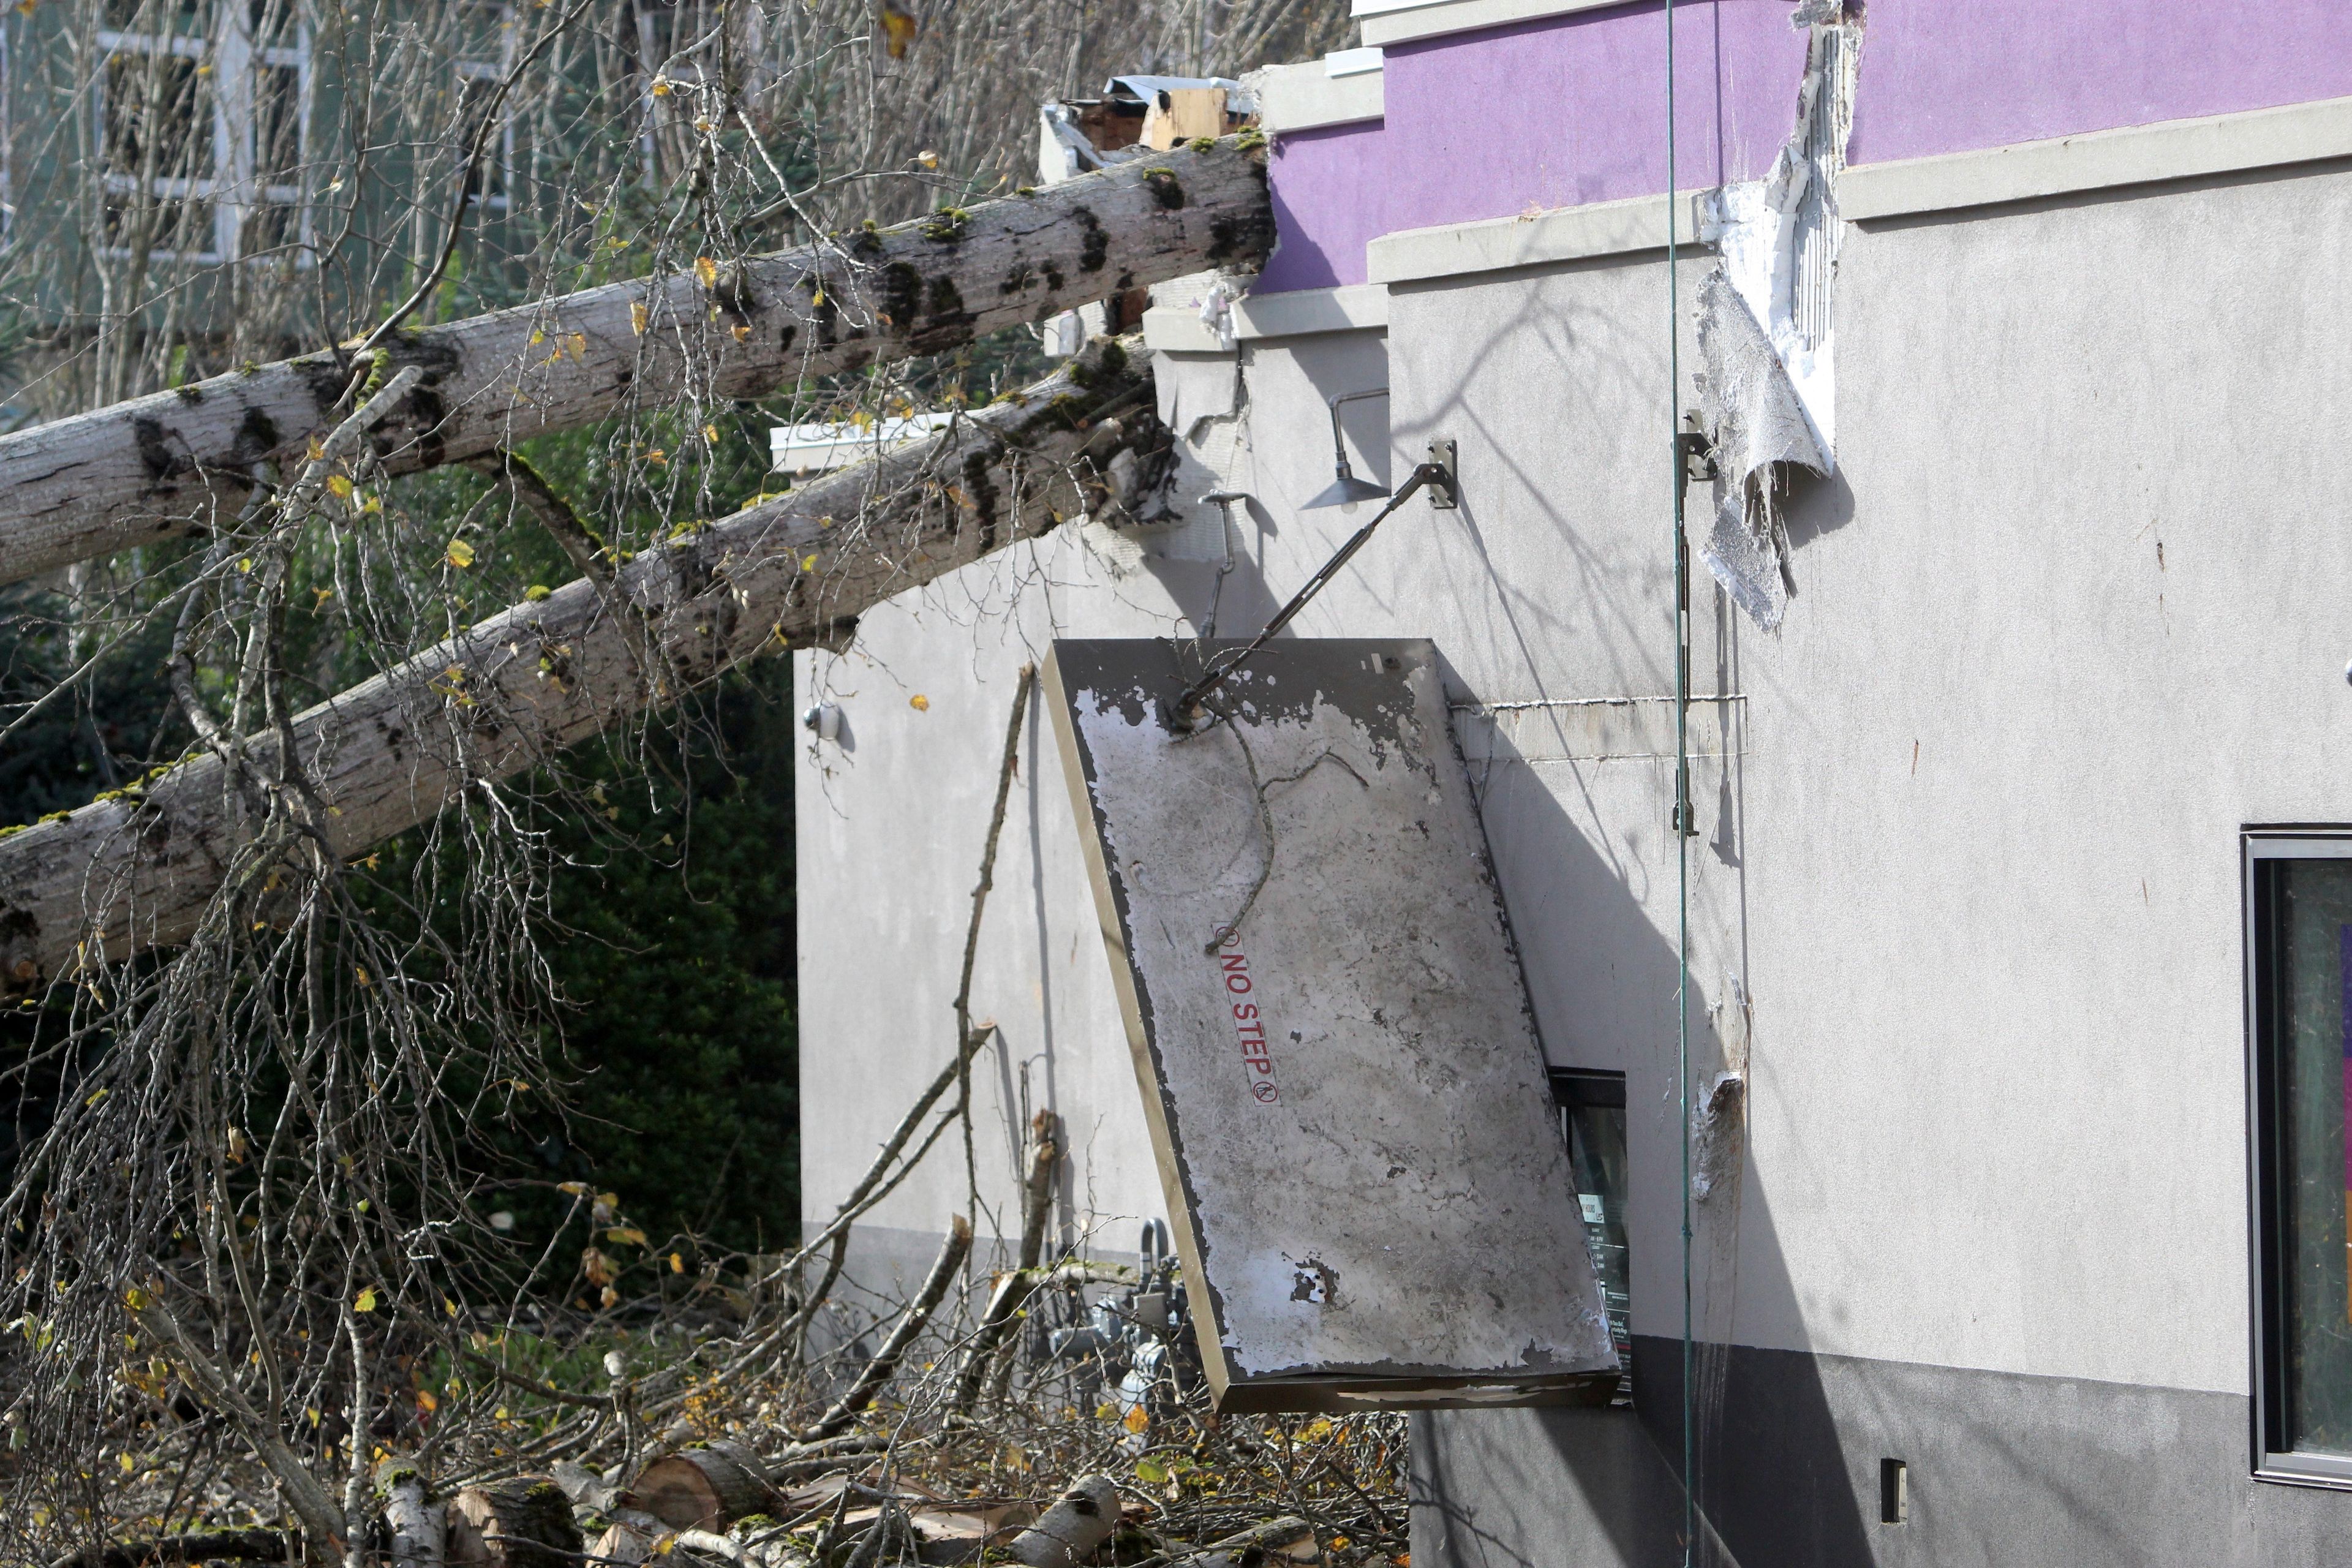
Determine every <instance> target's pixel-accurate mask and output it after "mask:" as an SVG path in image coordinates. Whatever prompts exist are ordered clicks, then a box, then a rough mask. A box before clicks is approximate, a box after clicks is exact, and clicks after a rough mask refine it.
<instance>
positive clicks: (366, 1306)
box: [352, 1285, 376, 1312]
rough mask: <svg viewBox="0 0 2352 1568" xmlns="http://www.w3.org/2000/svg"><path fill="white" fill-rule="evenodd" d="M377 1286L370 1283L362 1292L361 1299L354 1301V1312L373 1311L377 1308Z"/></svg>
mask: <svg viewBox="0 0 2352 1568" xmlns="http://www.w3.org/2000/svg"><path fill="white" fill-rule="evenodd" d="M375 1300H376V1298H375V1287H374V1286H373V1285H370V1286H368V1287H367V1288H366V1289H363V1290H362V1291H361V1292H360V1295H359V1300H356V1301H353V1302H352V1311H354V1312H373V1311H374V1310H375Z"/></svg>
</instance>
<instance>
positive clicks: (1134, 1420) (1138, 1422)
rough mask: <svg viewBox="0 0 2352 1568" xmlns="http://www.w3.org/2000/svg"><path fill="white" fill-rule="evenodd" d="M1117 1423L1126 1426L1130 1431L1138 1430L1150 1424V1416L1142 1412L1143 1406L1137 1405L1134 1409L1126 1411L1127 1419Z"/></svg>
mask: <svg viewBox="0 0 2352 1568" xmlns="http://www.w3.org/2000/svg"><path fill="white" fill-rule="evenodd" d="M1119 1425H1120V1426H1124V1427H1126V1428H1127V1429H1128V1430H1129V1431H1130V1432H1140V1431H1142V1430H1143V1429H1144V1428H1145V1427H1146V1426H1150V1425H1151V1417H1150V1416H1149V1415H1145V1414H1144V1413H1143V1406H1142V1405H1137V1406H1136V1407H1135V1408H1134V1409H1132V1410H1130V1411H1129V1412H1128V1413H1127V1419H1126V1420H1124V1421H1122V1422H1120V1423H1119Z"/></svg>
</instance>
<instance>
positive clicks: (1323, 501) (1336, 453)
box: [1307, 386, 1389, 510]
mask: <svg viewBox="0 0 2352 1568" xmlns="http://www.w3.org/2000/svg"><path fill="white" fill-rule="evenodd" d="M1387 395H1389V389H1388V388H1387V387H1385V386H1376V387H1374V388H1372V389H1371V390H1370V392H1343V393H1341V394H1340V395H1339V396H1337V397H1335V398H1333V399H1331V455H1332V457H1333V458H1335V459H1336V460H1337V463H1338V468H1339V478H1338V479H1333V480H1332V481H1331V482H1330V484H1328V486H1326V487H1324V489H1322V490H1320V491H1319V492H1318V493H1317V495H1316V497H1315V499H1314V500H1310V501H1308V502H1307V507H1308V509H1309V510H1312V509H1314V508H1317V507H1327V506H1346V505H1348V504H1349V502H1351V501H1360V500H1388V499H1389V492H1388V490H1387V489H1385V488H1383V487H1382V486H1380V485H1376V484H1374V483H1372V481H1371V480H1370V479H1358V478H1357V477H1356V470H1355V469H1353V468H1349V466H1348V441H1347V437H1344V436H1342V435H1341V434H1340V433H1339V405H1341V404H1342V403H1355V402H1359V401H1360V400H1362V399H1364V398H1367V397H1386V396H1387Z"/></svg>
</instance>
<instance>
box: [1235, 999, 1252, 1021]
mask: <svg viewBox="0 0 2352 1568" xmlns="http://www.w3.org/2000/svg"><path fill="white" fill-rule="evenodd" d="M1256 1016H1257V1004H1256V1003H1255V1002H1236V1003H1234V1017H1236V1018H1255V1017H1256Z"/></svg>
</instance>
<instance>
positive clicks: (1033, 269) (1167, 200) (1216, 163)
mask: <svg viewBox="0 0 2352 1568" xmlns="http://www.w3.org/2000/svg"><path fill="white" fill-rule="evenodd" d="M1273 240H1274V218H1273V209H1272V206H1271V205H1270V203H1269V201H1268V198H1267V195H1266V184H1265V154H1264V153H1263V152H1262V151H1260V150H1259V148H1258V147H1256V146H1244V145H1242V144H1241V142H1239V140H1238V139H1236V138H1227V139H1226V140H1224V141H1223V142H1217V143H1215V144H1214V145H1213V146H1212V147H1210V148H1208V149H1207V150H1205V151H1195V150H1192V148H1189V147H1180V148H1176V149H1174V150H1171V151H1170V152H1168V153H1161V154H1160V155H1158V156H1157V157H1153V158H1149V159H1139V160H1136V161H1134V162H1131V163H1121V164H1119V165H1118V166H1116V167H1114V168H1110V169H1106V170H1103V171H1100V172H1098V173H1096V174H1084V175H1080V176H1079V177H1077V178H1076V179H1074V180H1069V181H1066V182H1065V183H1063V184H1058V185H1053V186H1049V187H1046V188H1045V189H1043V190H1037V191H1034V192H1030V193H1027V194H1024V195H1017V196H1010V197H1005V198H1003V199H1002V200H998V201H992V202H984V203H982V204H981V205H977V206H974V207H973V208H971V210H970V211H969V212H962V211H958V210H955V209H949V210H947V211H944V212H940V213H937V214H934V215H932V216H930V217H928V218H923V219H919V220H917V221H915V222H912V223H906V224H900V225H898V226H895V227H892V228H887V229H880V230H871V229H869V230H864V231H860V232H857V233H856V234H853V235H851V236H849V237H846V238H836V239H832V240H828V241H826V242H824V243H823V244H820V245H814V246H807V247H802V248H799V249H796V250H790V251H782V252H778V253H775V254H772V255H767V256H754V257H749V258H743V259H742V260H740V261H727V262H719V261H713V262H711V263H710V264H709V265H708V266H705V265H702V264H701V263H699V262H698V264H697V265H696V266H695V267H693V268H689V269H688V270H687V271H686V272H683V273H679V274H677V275H673V276H668V277H661V278H650V279H633V280H631V281H629V282H626V283H613V284H607V285H605V286H604V287H602V288H596V289H585V290H583V291H582V292H579V293H576V294H567V295H563V296H561V297H559V298H556V299H551V300H541V301H539V302H537V303H534V304H530V305H519V306H516V307H514V308H513V309H511V310H499V311H496V312H494V313H492V314H490V315H487V316H477V317H474V318H472V319H470V320H467V321H457V322H453V323H450V324H448V325H446V326H440V327H432V328H426V329H425V330H423V331H404V332H399V333H396V334H394V336H393V337H391V338H390V339H388V340H387V341H386V342H384V344H383V350H384V352H386V353H389V354H390V355H391V360H392V367H393V368H394V369H397V368H400V367H403V366H406V365H410V364H414V365H416V366H418V367H419V368H420V369H421V370H422V371H423V372H424V376H423V380H422V382H421V384H419V385H418V386H417V387H416V388H415V390H414V391H412V392H411V393H410V394H409V395H408V396H407V397H406V398H405V399H404V400H403V401H402V403H401V405H400V406H399V408H398V409H397V410H395V411H394V414H393V416H391V417H390V418H389V419H387V420H385V421H383V423H382V424H381V425H379V426H377V427H376V428H375V430H374V432H373V437H372V439H373V443H374V446H375V450H376V453H377V455H378V457H379V458H380V460H381V461H382V463H383V467H384V468H386V469H387V470H388V471H390V472H392V473H404V472H411V471H414V470H416V469H420V468H436V467H438V466H439V465H441V464H444V463H451V462H457V461H460V460H462V459H465V458H472V457H477V456H479V455H480V454H482V453H485V452H488V451H490V450H492V449H494V448H497V447H505V446H509V445H511V444H512V443H514V442H516V441H520V440H522V439H524V438H525V437H530V436H532V435H536V434H538V433H540V432H541V431H548V430H559V429H567V428H571V427H573V426H581V425H586V424H589V423H592V422H593V421H595V420H598V419H603V418H605V417H607V416H612V415H614V414H616V413H623V412H626V411H627V410H628V409H630V408H633V407H636V408H652V407H657V406H659V405H663V404H665V403H667V401H669V400H670V399H671V398H673V397H674V396H676V395H678V394H680V393H682V392H684V391H686V390H688V388H689V386H691V387H693V388H695V389H697V390H698V391H699V392H701V393H702V395H706V396H710V397H718V398H732V397H758V396H762V395H766V394H768V393H771V392H773V391H774V390H776V389H777V388H778V387H779V386H782V385H783V384H787V383H789V382H791V381H793V380H794V379H796V378H798V377H803V376H811V375H823V374H831V373H835V372H839V371H845V370H855V369H857V368H858V367H860V366H862V365H865V364H867V363H872V362H874V361H877V360H882V361H887V360H892V359H900V358H905V357H907V356H908V355H911V354H921V353H937V352H939V351H940V350H942V349H947V348H951V347H953V346H955V345H956V344H958V343H962V342H969V341H970V340H971V339H972V338H973V337H976V336H978V335H980V334H982V333H985V332H990V331H995V330H997V329H998V328H1001V327H1006V326H1011V325H1013V324H1016V323H1019V322H1023V321H1043V320H1045V318H1046V317H1048V316H1051V315H1053V314H1055V312H1057V311H1061V310H1070V309H1073V308H1075V307H1076V306H1078V305H1081V304H1085V303H1088V302H1090V301H1093V300H1102V299H1107V298H1109V297H1110V296H1112V295H1115V294H1118V293H1120V292H1123V291H1125V290H1127V289H1137V288H1141V287H1142V286H1144V285H1146V284H1149V283H1156V282H1162V281H1165V280H1166V279H1171V278H1177V277H1181V276H1183V275H1184V274H1186V273H1191V272H1198V271H1200V270H1202V268H1208V267H1215V266H1226V265H1230V266H1234V267H1255V265H1257V263H1259V262H1260V261H1262V260H1263V259H1264V258H1265V255H1266V253H1267V251H1269V250H1270V249H1271V248H1272V247H1273ZM353 369H354V366H353V359H352V352H351V351H350V350H349V349H348V348H345V349H336V350H330V351H326V352H322V353H314V354H307V355H304V356H303V357H301V358H299V359H293V360H282V361H279V362H278V363H273V364H268V365H261V366H257V367H253V368H250V369H247V370H243V371H237V372H232V373H231V374H227V375H220V376H215V377H213V378H212V379H211V380H209V381H203V382H198V383H195V384H192V385H189V386H184V387H181V388H178V389H177V390H175V391H172V392H164V393H157V394H156V395H153V396H151V397H142V398H138V399H135V400H133V401H131V402H128V403H120V404H116V405H113V406H111V407H108V408H101V409H98V410H96V411H94V412H92V413H89V414H83V415H78V416H74V417H72V418H68V419H60V420H58V421H56V422H54V423H52V424H47V425H40V426H34V427H33V428H31V429H29V430H24V431H19V432H17V433H16V434H15V435H11V436H7V437H0V583H10V582H16V581H19V580H21V579H24V578H26V577H31V576H35V575H37V574H41V573H44V572H49V571H54V570H56V569H57V568H58V567H61V566H65V565H68V564H70V563H73V562H76V561H84V560H89V559H92V558H94V557H97V556H101V555H107V554H111V553H112V552H116V551H119V550H124V549H128V548H129V547H131V546H132V545H136V544H142V543H145V542H149V541H151V540H155V539H163V538H170V537H173V536H174V535H177V534H182V533H185V532H188V531H190V530H191V529H193V528H198V527H203V526H205V525H207V524H208V523H209V522H210V521H212V520H214V519H215V517H216V516H218V517H223V518H225V517H226V516H227V515H229V514H231V513H233V512H235V511H236V508H237V506H238V505H239V504H240V503H241V502H242V500H243V499H244V496H245V493H246V486H247V478H248V476H249V475H250V473H251V471H252V469H253V468H254V466H255V465H256V464H258V463H264V462H271V461H278V462H286V461H290V460H293V459H297V458H300V457H302V456H303V455H304V453H305V452H306V451H307V450H308V448H309V447H310V442H311V441H312V440H313V439H314V438H315V437H321V436H323V435H324V434H325V433H326V432H327V431H328V430H330V429H331V428H333V427H334V426H335V425H336V424H337V422H338V415H337V413H336V409H337V405H339V404H341V402H342V400H343V398H344V396H345V394H346V393H347V391H348V390H349V388H350V385H351V383H352V376H353Z"/></svg>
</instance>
